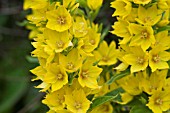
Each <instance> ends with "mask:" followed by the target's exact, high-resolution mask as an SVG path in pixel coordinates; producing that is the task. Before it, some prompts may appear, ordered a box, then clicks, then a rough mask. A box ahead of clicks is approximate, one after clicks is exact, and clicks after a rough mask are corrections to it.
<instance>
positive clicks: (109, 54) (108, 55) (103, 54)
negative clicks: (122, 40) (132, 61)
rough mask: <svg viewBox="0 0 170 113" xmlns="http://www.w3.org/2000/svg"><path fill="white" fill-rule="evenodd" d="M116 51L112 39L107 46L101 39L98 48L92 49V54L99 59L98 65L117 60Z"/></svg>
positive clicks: (109, 63)
mask: <svg viewBox="0 0 170 113" xmlns="http://www.w3.org/2000/svg"><path fill="white" fill-rule="evenodd" d="M117 53H118V51H117V50H116V44H115V42H114V41H112V42H111V44H110V45H109V46H108V44H107V42H106V41H103V42H101V44H100V46H99V48H98V50H96V51H94V56H95V57H96V59H98V60H100V61H99V63H98V65H112V64H115V63H116V62H117Z"/></svg>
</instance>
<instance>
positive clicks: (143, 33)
mask: <svg viewBox="0 0 170 113" xmlns="http://www.w3.org/2000/svg"><path fill="white" fill-rule="evenodd" d="M140 37H141V38H142V39H147V38H149V33H148V32H147V31H146V30H144V31H142V32H141V36H140Z"/></svg>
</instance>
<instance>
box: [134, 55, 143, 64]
mask: <svg viewBox="0 0 170 113" xmlns="http://www.w3.org/2000/svg"><path fill="white" fill-rule="evenodd" d="M136 62H137V63H138V64H143V63H144V62H145V60H144V58H142V57H137V60H136Z"/></svg>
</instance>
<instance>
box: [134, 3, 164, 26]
mask: <svg viewBox="0 0 170 113" xmlns="http://www.w3.org/2000/svg"><path fill="white" fill-rule="evenodd" d="M161 16H162V15H161V14H158V9H157V6H156V5H153V6H151V7H149V8H147V9H145V8H144V7H143V6H141V5H140V6H139V8H138V18H136V21H137V22H138V23H140V24H142V25H148V26H153V25H155V24H156V23H158V21H159V20H160V19H161Z"/></svg>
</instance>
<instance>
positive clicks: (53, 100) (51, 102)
mask: <svg viewBox="0 0 170 113" xmlns="http://www.w3.org/2000/svg"><path fill="white" fill-rule="evenodd" d="M64 95H65V92H64V90H63V89H60V90H58V91H55V92H50V93H49V94H47V95H46V97H45V99H44V100H43V101H42V103H44V104H46V105H47V106H48V107H49V108H50V109H51V110H54V111H58V110H62V109H64V107H65V103H64V102H65V98H64Z"/></svg>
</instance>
